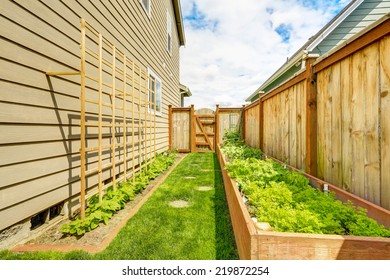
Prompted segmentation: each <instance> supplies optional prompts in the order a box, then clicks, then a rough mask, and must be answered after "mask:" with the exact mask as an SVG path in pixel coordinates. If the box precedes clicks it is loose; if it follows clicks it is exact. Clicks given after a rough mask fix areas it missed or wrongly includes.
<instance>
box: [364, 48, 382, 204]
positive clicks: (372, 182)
mask: <svg viewBox="0 0 390 280" xmlns="http://www.w3.org/2000/svg"><path fill="white" fill-rule="evenodd" d="M378 47H379V45H378V43H375V44H372V45H371V46H369V47H367V48H366V49H364V50H363V61H364V69H363V73H364V81H365V83H364V84H365V90H364V93H365V97H366V102H365V112H366V113H365V139H364V144H365V159H364V166H365V170H364V171H365V172H364V176H365V182H364V189H365V196H364V198H365V199H367V200H369V201H371V202H374V203H375V204H380V162H379V157H380V153H379V151H380V150H379V149H380V147H379V115H378V109H379V98H380V95H379V67H378V61H379V53H378V50H379V49H378Z"/></svg>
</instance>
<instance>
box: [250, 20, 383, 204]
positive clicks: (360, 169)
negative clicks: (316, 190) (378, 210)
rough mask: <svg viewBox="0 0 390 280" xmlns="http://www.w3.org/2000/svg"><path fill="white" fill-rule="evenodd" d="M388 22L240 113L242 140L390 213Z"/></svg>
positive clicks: (308, 64)
mask: <svg viewBox="0 0 390 280" xmlns="http://www.w3.org/2000/svg"><path fill="white" fill-rule="evenodd" d="M389 33H390V20H389V19H384V20H382V21H381V22H378V23H377V24H376V25H375V26H372V27H371V29H370V30H369V31H366V32H365V33H363V34H358V35H356V36H355V37H354V38H352V39H351V40H349V41H348V42H346V43H345V44H344V45H342V46H340V47H338V48H337V49H335V50H334V51H333V52H332V53H329V54H327V55H326V56H324V57H320V58H318V59H315V58H311V57H307V58H306V69H305V70H302V72H300V73H298V74H297V75H296V76H295V77H293V78H292V79H290V80H289V81H287V82H286V83H284V84H283V85H281V86H279V87H278V88H276V89H274V90H272V91H271V92H269V93H268V94H267V95H265V96H262V97H261V98H260V99H259V101H257V102H256V103H253V104H251V105H249V106H247V107H245V108H244V112H243V116H244V118H243V127H244V139H245V141H246V143H247V144H249V145H250V146H253V147H260V148H261V149H262V150H263V151H264V152H265V153H267V154H269V155H271V156H273V157H275V158H277V159H279V160H281V161H283V162H286V163H287V164H289V165H292V166H294V167H296V168H299V169H305V171H306V172H307V173H309V174H311V175H313V176H317V177H318V178H320V179H323V180H325V181H328V182H330V183H331V184H333V185H336V186H339V187H341V188H343V189H345V190H347V191H349V192H352V193H354V194H356V195H358V196H360V197H362V198H364V199H367V200H369V201H371V202H373V203H375V204H377V205H380V206H382V207H384V208H386V209H390V172H389V166H390V118H389V116H390V95H389V90H390V55H389V52H388V50H389V48H390V38H389V37H388V35H389Z"/></svg>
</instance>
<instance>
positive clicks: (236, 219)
mask: <svg viewBox="0 0 390 280" xmlns="http://www.w3.org/2000/svg"><path fill="white" fill-rule="evenodd" d="M217 155H218V158H219V162H220V165H221V169H222V174H223V180H224V185H225V191H226V196H227V201H228V205H229V211H230V216H231V220H232V225H233V230H234V235H235V239H236V243H237V248H238V251H239V255H240V258H241V259H252V260H259V259H269V260H283V259H289V260H292V259H298V260H305V259H316V260H317V259H325V260H336V259H347V260H354V259H364V260H369V259H374V260H379V259H390V238H378V237H364V236H345V235H335V234H307V233H290V232H274V231H262V230H258V229H257V228H256V226H255V223H254V222H253V220H252V218H251V216H250V214H249V212H248V210H247V206H246V204H245V203H244V201H243V198H242V196H241V194H240V191H239V190H238V188H237V183H236V182H235V181H234V180H233V179H232V178H231V177H230V176H229V174H228V172H227V171H226V169H225V165H226V163H227V162H226V158H225V156H224V155H223V153H222V152H221V148H220V146H218V147H217ZM302 174H303V175H304V176H306V177H307V178H308V179H309V180H310V183H311V185H313V186H315V187H319V188H321V187H322V186H323V185H324V184H327V183H326V182H324V181H321V180H319V179H318V178H315V177H312V176H310V175H308V174H305V173H302ZM327 185H328V187H329V190H331V191H334V192H335V193H336V198H338V199H340V200H342V201H348V200H349V201H351V202H353V203H354V204H355V205H356V206H359V207H363V208H365V209H367V215H368V216H369V217H371V218H374V219H376V220H377V221H378V222H379V223H380V224H382V225H384V226H387V227H389V225H390V211H388V210H386V209H383V208H381V207H378V206H376V205H374V204H372V203H370V202H368V201H366V200H363V199H361V198H358V197H356V196H354V195H352V194H349V193H347V192H345V191H342V190H340V189H338V188H336V187H335V186H332V185H331V184H327Z"/></svg>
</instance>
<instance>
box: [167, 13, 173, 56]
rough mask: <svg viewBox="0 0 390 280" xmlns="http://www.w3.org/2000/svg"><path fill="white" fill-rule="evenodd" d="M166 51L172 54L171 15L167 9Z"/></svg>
mask: <svg viewBox="0 0 390 280" xmlns="http://www.w3.org/2000/svg"><path fill="white" fill-rule="evenodd" d="M167 51H168V53H169V54H170V55H172V17H171V14H170V13H169V11H168V10H167Z"/></svg>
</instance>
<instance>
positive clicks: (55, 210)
mask: <svg viewBox="0 0 390 280" xmlns="http://www.w3.org/2000/svg"><path fill="white" fill-rule="evenodd" d="M62 208H64V203H63V202H61V203H59V204H57V205H54V206H53V207H50V209H49V221H51V220H53V219H54V218H56V217H58V216H59V215H60V214H61V212H62Z"/></svg>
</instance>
